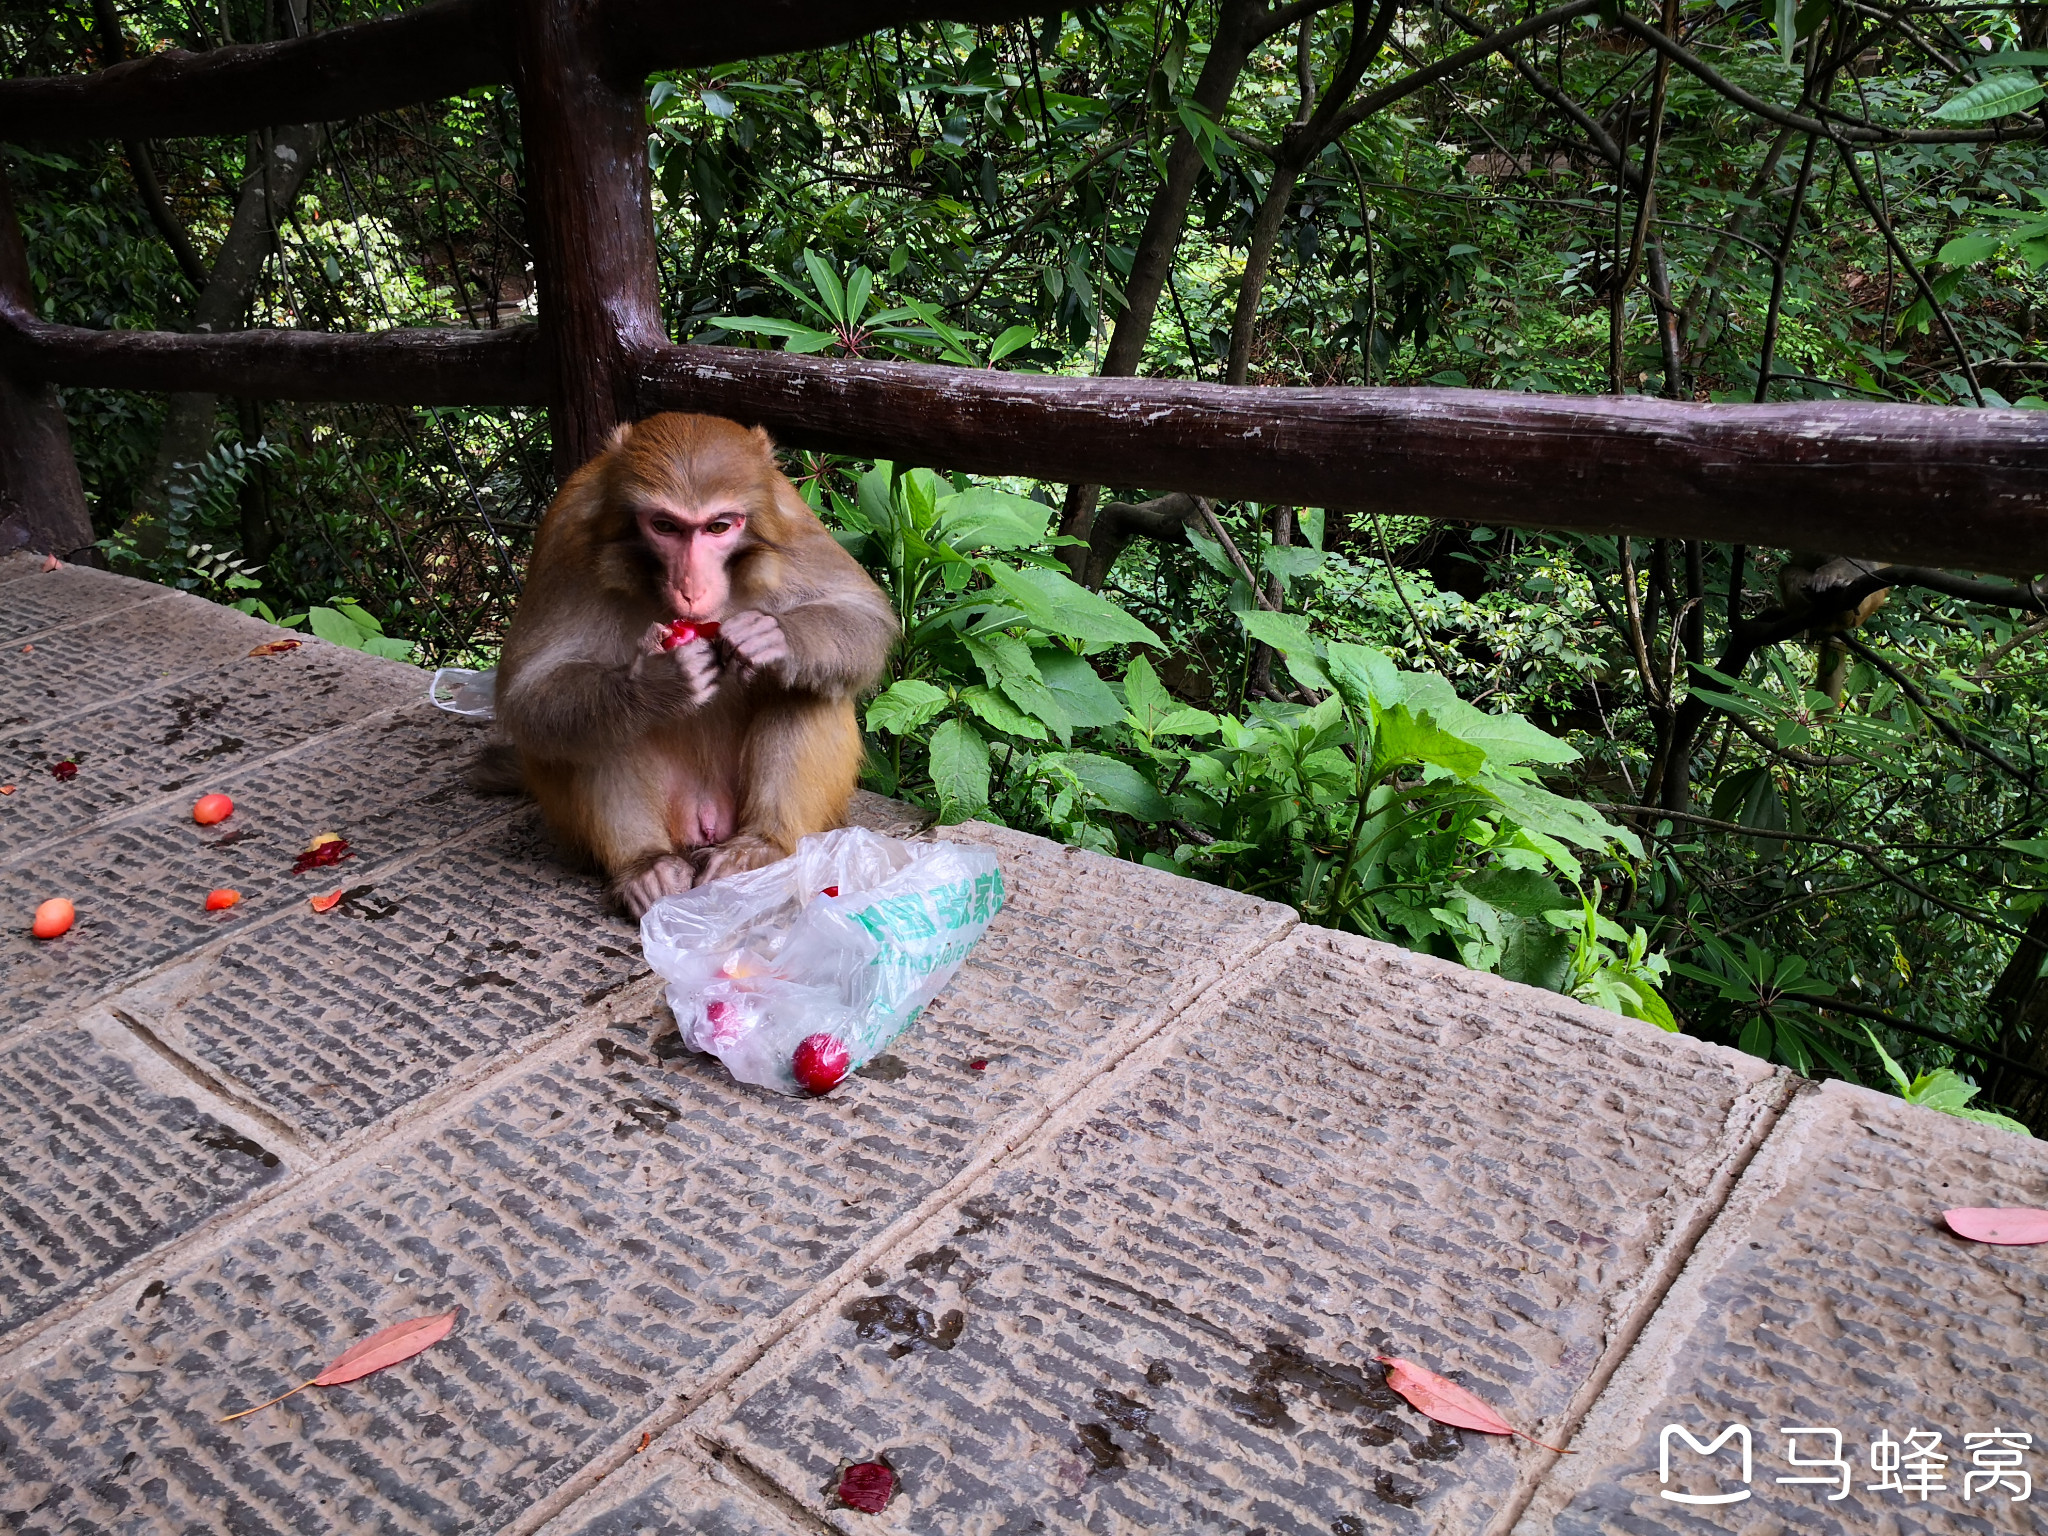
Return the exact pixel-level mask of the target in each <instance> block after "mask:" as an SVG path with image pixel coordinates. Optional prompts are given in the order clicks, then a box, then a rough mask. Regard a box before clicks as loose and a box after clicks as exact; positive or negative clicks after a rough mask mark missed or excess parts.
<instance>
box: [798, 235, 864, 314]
mask: <svg viewBox="0 0 2048 1536" xmlns="http://www.w3.org/2000/svg"><path fill="white" fill-rule="evenodd" d="M804 267H805V269H806V270H808V271H809V272H810V274H811V286H812V287H813V288H815V289H817V291H818V297H819V298H820V299H821V300H823V301H824V305H825V309H826V311H827V312H828V313H829V314H830V315H831V316H832V318H833V319H835V320H841V321H844V320H850V319H857V318H858V317H857V316H851V315H848V314H847V312H846V290H845V289H844V288H843V287H841V286H840V283H839V274H838V273H837V272H835V271H833V270H832V264H831V263H830V262H829V261H827V260H825V258H824V257H822V256H820V255H819V254H818V253H817V252H816V251H814V250H812V249H810V248H809V247H808V246H806V247H805V248H804Z"/></svg>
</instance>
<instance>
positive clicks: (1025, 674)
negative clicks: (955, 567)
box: [960, 634, 1123, 745]
mask: <svg viewBox="0 0 2048 1536" xmlns="http://www.w3.org/2000/svg"><path fill="white" fill-rule="evenodd" d="M960 643H961V644H962V645H964V646H966V647H967V654H968V655H970V656H972V657H973V658H974V662H975V665H976V666H978V667H980V668H981V675H982V676H983V677H985V678H987V679H988V683H989V686H990V687H991V688H995V689H997V690H999V691H1000V692H1002V693H1003V694H1005V695H1007V696H1008V698H1009V700H1010V702H1011V703H1012V704H1015V705H1016V706H1017V707H1018V708H1019V709H1021V710H1022V711H1024V713H1025V714H1027V715H1030V716H1032V717H1033V718H1034V719H1038V720H1042V721H1044V722H1045V724H1047V725H1049V726H1051V727H1052V730H1053V733H1054V734H1055V735H1057V736H1058V737H1059V739H1060V741H1061V743H1062V744H1063V745H1064V744H1065V743H1067V742H1069V741H1071V740H1072V739H1073V735H1074V722H1073V721H1072V720H1071V719H1070V718H1069V717H1068V715H1067V711H1066V708H1065V707H1064V706H1063V705H1062V704H1061V703H1060V701H1059V698H1058V697H1057V696H1056V695H1055V694H1054V693H1053V691H1052V690H1051V689H1050V688H1048V687H1047V686H1046V685H1045V679H1044V678H1043V677H1042V676H1040V675H1039V671H1038V663H1037V662H1036V661H1035V660H1033V659H1032V655H1031V647H1030V646H1028V645H1026V644H1025V643H1024V642H1023V641H1022V640H1019V639H1018V638H1017V637H1016V636H1015V635H1000V634H998V635H962V636H961V637H960ZM1122 717H1123V714H1122V711H1121V710H1119V711H1118V712H1117V718H1118V719H1121V718H1122Z"/></svg>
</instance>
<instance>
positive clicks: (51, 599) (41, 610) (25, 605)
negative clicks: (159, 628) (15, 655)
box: [0, 555, 173, 650]
mask: <svg viewBox="0 0 2048 1536" xmlns="http://www.w3.org/2000/svg"><path fill="white" fill-rule="evenodd" d="M9 563H10V564H11V565H12V566H13V567H14V568H15V570H16V571H19V570H20V567H21V565H22V564H24V563H26V562H24V560H23V557H22V556H20V555H15V556H13V557H11V559H10V562H9ZM172 595H173V594H172V592H171V590H170V589H169V588H168V587H156V586H151V585H150V584H149V583H148V582H146V581H130V580H128V579H127V578H126V577H122V576H109V575H108V574H107V573H106V572H105V571H95V570H93V569H92V568H91V567H89V566H83V565H66V566H61V567H59V568H58V569H56V570H54V571H43V570H41V569H40V565H39V563H38V564H37V568H36V569H33V570H32V571H31V572H30V573H29V574H26V575H22V576H20V577H19V579H17V580H13V581H10V582H8V583H7V596H6V599H5V600H4V601H0V645H12V646H14V647H16V648H17V649H18V648H19V647H20V646H21V645H22V644H24V643H25V642H26V641H28V640H29V639H30V637H32V636H34V635H37V634H40V633H41V632H43V631H44V630H50V629H56V628H58V627H60V626H62V625H66V624H76V623H78V622H80V621H81V620H84V619H94V618H98V617H100V616H101V615H102V614H109V613H116V612H120V611H123V610H127V609H140V608H142V607H143V606H144V605H152V606H153V605H157V604H161V603H164V602H165V601H167V600H168V599H170V598H171V597H172ZM136 622H137V623H138V624H146V623H149V622H150V620H148V619H144V618H143V617H142V616H141V615H140V614H139V613H138V614H137V616H136ZM136 649H138V650H139V649H140V647H137V648H136Z"/></svg>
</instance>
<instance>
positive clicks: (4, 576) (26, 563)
mask: <svg viewBox="0 0 2048 1536" xmlns="http://www.w3.org/2000/svg"><path fill="white" fill-rule="evenodd" d="M42 565H43V557H42V556H41V555H31V554H27V553H24V552H22V551H16V552H15V553H14V554H11V555H0V582H7V581H14V580H16V579H17V578H19V577H22V576H33V575H35V574H36V573H37V572H39V571H40V570H41V569H42Z"/></svg>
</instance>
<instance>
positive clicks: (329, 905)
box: [306, 891, 341, 912]
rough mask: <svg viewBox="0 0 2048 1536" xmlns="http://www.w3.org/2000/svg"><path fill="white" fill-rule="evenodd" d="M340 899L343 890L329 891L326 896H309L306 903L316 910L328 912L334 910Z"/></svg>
mask: <svg viewBox="0 0 2048 1536" xmlns="http://www.w3.org/2000/svg"><path fill="white" fill-rule="evenodd" d="M340 900H341V892H339V891H329V892H328V893H327V894H326V895H325V896H314V897H310V898H308V899H307V902H306V905H307V906H309V907H311V908H312V909H313V910H314V911H315V912H326V911H330V910H332V909H333V908H334V906H335V905H336V904H337V903H338V902H340Z"/></svg>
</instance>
